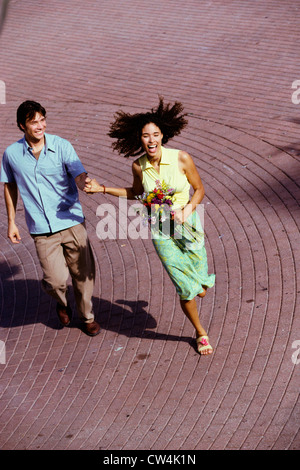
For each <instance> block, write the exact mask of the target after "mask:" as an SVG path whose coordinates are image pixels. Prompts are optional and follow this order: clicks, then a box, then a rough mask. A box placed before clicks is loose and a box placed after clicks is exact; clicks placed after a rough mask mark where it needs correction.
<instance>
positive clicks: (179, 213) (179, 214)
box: [174, 209, 186, 224]
mask: <svg viewBox="0 0 300 470" xmlns="http://www.w3.org/2000/svg"><path fill="white" fill-rule="evenodd" d="M174 221H175V222H176V223H177V224H183V223H184V222H185V221H186V217H185V215H184V211H183V210H182V209H177V210H175V211H174Z"/></svg>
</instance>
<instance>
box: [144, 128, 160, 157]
mask: <svg viewBox="0 0 300 470" xmlns="http://www.w3.org/2000/svg"><path fill="white" fill-rule="evenodd" d="M162 139H163V134H162V132H161V130H160V128H159V127H157V126H156V124H154V123H153V122H150V123H149V124H146V125H145V126H144V127H143V129H142V136H141V142H142V147H143V149H144V150H145V152H146V153H147V155H148V157H149V158H154V157H160V156H161V145H162Z"/></svg>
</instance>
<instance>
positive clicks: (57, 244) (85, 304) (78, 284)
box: [33, 224, 95, 323]
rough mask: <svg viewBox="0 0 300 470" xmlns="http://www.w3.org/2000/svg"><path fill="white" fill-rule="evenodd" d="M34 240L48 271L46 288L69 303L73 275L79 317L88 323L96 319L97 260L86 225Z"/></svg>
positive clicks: (44, 272)
mask: <svg viewBox="0 0 300 470" xmlns="http://www.w3.org/2000/svg"><path fill="white" fill-rule="evenodd" d="M33 239H34V243H35V247H36V252H37V255H38V258H39V261H40V263H41V267H42V270H43V274H44V276H43V280H42V287H43V289H44V290H45V291H46V292H47V293H48V294H49V295H51V296H52V297H53V298H54V299H56V300H57V302H59V303H60V304H61V305H63V306H67V280H68V277H69V274H70V275H71V278H72V284H73V288H74V295H75V300H76V306H77V310H78V314H79V317H80V319H81V320H83V321H84V322H86V323H90V322H92V321H93V320H94V314H93V306H92V294H93V289H94V283H95V261H94V256H93V253H92V249H91V246H90V243H89V240H88V237H87V233H86V229H85V226H84V224H78V225H74V227H70V228H68V229H66V230H62V231H61V232H56V233H54V234H52V235H35V236H33Z"/></svg>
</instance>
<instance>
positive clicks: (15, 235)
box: [7, 222, 21, 243]
mask: <svg viewBox="0 0 300 470" xmlns="http://www.w3.org/2000/svg"><path fill="white" fill-rule="evenodd" d="M7 236H8V238H9V239H10V241H11V242H12V243H20V240H21V237H20V234H19V230H18V227H17V226H16V224H15V223H14V222H11V223H9V224H8V231H7Z"/></svg>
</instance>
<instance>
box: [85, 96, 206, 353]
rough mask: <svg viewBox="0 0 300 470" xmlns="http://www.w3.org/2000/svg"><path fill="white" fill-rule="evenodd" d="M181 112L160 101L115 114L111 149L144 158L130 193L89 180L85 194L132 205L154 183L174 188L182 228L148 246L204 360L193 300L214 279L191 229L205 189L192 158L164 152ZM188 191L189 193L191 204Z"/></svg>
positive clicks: (180, 120)
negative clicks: (146, 108) (167, 278)
mask: <svg viewBox="0 0 300 470" xmlns="http://www.w3.org/2000/svg"><path fill="white" fill-rule="evenodd" d="M182 110H183V107H182V105H181V103H178V102H176V103H175V104H174V105H173V106H171V105H170V104H167V105H165V104H164V100H163V98H160V100H159V105H158V107H157V108H156V109H155V110H153V109H152V110H151V111H150V112H147V113H138V114H133V115H131V114H128V113H124V112H122V111H120V112H118V113H117V114H116V116H115V121H114V122H113V123H112V124H111V128H110V132H109V134H108V135H109V136H110V137H112V138H113V139H116V142H114V143H113V148H114V149H115V150H117V151H118V153H119V154H123V155H124V156H125V157H129V156H133V157H137V156H139V155H141V154H143V155H142V156H140V157H139V158H137V159H136V160H135V161H134V162H133V164H132V173H133V184H132V187H131V188H106V187H105V186H104V185H100V184H99V183H98V182H97V181H96V180H95V179H93V180H91V179H89V178H88V179H87V181H86V187H85V191H86V192H87V193H96V192H102V193H104V194H110V195H112V196H118V197H127V198H128V199H135V198H136V197H137V196H140V195H142V194H143V193H144V192H147V193H149V192H151V191H152V190H153V189H154V187H155V186H156V185H157V182H158V180H159V181H160V182H161V183H162V182H164V184H166V185H167V187H169V188H174V191H175V193H174V195H173V198H172V199H173V206H172V208H173V217H174V222H175V224H177V227H178V224H179V227H182V229H181V230H182V231H181V232H180V236H179V237H174V236H166V235H165V234H164V233H162V232H159V233H158V234H157V233H156V235H155V237H154V236H153V237H152V241H153V244H154V246H155V249H156V251H157V254H158V256H159V257H160V259H161V261H162V263H163V266H164V267H165V269H166V270H167V272H168V274H169V276H170V278H171V280H172V282H173V283H174V285H175V287H176V291H177V293H178V295H179V297H180V304H181V308H182V310H183V312H184V313H185V315H186V316H187V317H188V318H189V320H190V321H191V323H192V324H193V326H194V328H195V330H196V342H197V351H198V352H199V354H201V355H202V354H203V355H207V354H211V353H212V351H213V348H212V346H211V345H210V344H209V339H208V336H207V332H206V331H205V329H204V328H203V327H202V325H201V323H200V320H199V317H198V311H197V304H196V299H195V297H196V296H197V295H198V296H199V297H204V296H205V294H206V290H207V288H208V287H212V286H213V285H214V282H215V275H214V274H211V275H208V273H207V257H206V250H205V247H204V241H202V243H199V235H201V234H199V233H198V232H195V229H194V228H193V227H195V224H196V225H197V226H198V227H199V224H200V221H199V217H198V214H197V212H196V211H195V209H196V207H197V205H198V204H200V203H201V201H202V199H203V197H204V188H203V184H202V182H201V178H200V176H199V173H198V171H197V169H196V166H195V164H194V162H193V159H192V158H191V156H190V155H189V154H188V153H186V152H184V151H181V150H174V149H168V148H166V147H164V144H166V143H167V142H168V141H169V140H170V139H171V138H172V137H174V136H175V135H179V134H180V132H181V130H182V129H183V128H184V127H185V126H186V125H187V121H186V119H185V117H184V114H182ZM190 186H192V188H193V191H194V192H193V195H192V198H191V199H190V196H189V190H190ZM191 227H192V229H191ZM177 230H178V229H177ZM200 230H201V229H200ZM201 231H202V230H201ZM195 235H197V236H195Z"/></svg>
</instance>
